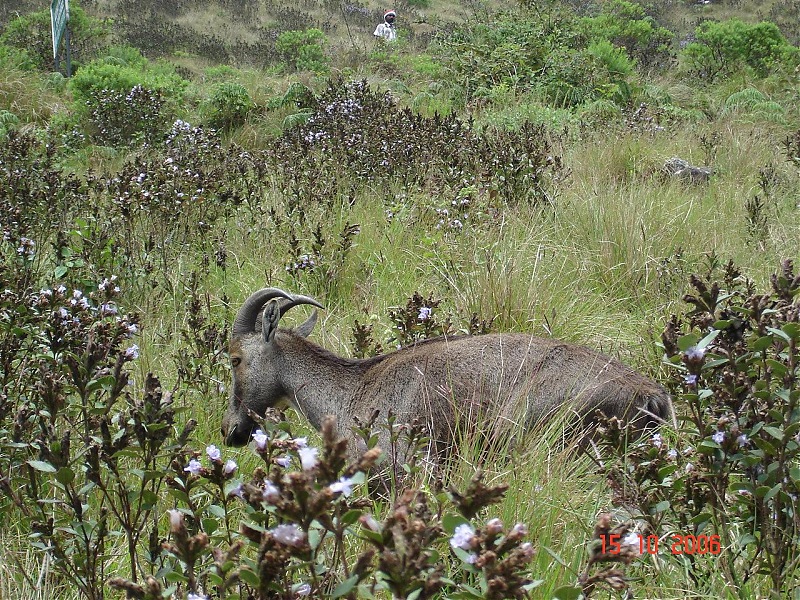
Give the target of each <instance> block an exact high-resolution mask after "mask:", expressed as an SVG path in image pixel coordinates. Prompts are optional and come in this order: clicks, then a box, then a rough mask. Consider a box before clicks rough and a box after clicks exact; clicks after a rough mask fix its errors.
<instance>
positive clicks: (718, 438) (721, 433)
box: [711, 431, 725, 444]
mask: <svg viewBox="0 0 800 600" xmlns="http://www.w3.org/2000/svg"><path fill="white" fill-rule="evenodd" d="M711 439H712V440H714V441H715V442H716V443H718V444H721V443H722V442H724V441H725V432H724V431H718V432H716V433H715V434H714V435H712V436H711Z"/></svg>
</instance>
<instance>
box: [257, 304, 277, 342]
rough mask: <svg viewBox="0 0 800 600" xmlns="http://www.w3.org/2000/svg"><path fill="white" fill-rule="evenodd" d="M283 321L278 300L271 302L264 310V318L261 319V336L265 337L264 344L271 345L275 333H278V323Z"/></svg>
mask: <svg viewBox="0 0 800 600" xmlns="http://www.w3.org/2000/svg"><path fill="white" fill-rule="evenodd" d="M280 319H281V311H280V307H279V306H278V301H277V300H270V301H269V302H268V303H267V306H266V307H265V308H264V316H263V317H262V318H261V335H263V336H264V343H265V344H269V343H271V342H272V340H274V339H275V332H276V331H278V321H280Z"/></svg>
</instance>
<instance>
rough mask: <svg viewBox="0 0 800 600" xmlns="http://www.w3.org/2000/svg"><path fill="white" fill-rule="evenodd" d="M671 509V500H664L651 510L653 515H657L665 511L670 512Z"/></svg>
mask: <svg viewBox="0 0 800 600" xmlns="http://www.w3.org/2000/svg"><path fill="white" fill-rule="evenodd" d="M669 507H670V503H669V500H662V501H661V502H659V503H658V504H656V505H655V506H654V507H653V508H651V509H650V514H651V515H657V514H658V513H662V512H664V511H665V510H668V509H669Z"/></svg>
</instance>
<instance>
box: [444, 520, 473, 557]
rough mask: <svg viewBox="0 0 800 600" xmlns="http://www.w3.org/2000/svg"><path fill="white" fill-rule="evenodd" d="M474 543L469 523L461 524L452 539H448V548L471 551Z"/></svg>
mask: <svg viewBox="0 0 800 600" xmlns="http://www.w3.org/2000/svg"><path fill="white" fill-rule="evenodd" d="M474 542H475V530H474V529H473V528H472V526H471V525H470V524H469V523H462V524H461V525H459V526H458V527H456V529H455V531H454V532H453V537H451V538H450V546H452V547H453V548H461V549H462V550H471V549H472V545H473V544H474Z"/></svg>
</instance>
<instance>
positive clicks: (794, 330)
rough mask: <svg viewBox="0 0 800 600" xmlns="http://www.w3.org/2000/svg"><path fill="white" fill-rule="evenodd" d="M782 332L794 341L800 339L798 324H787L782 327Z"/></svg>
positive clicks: (799, 325) (799, 326)
mask: <svg viewBox="0 0 800 600" xmlns="http://www.w3.org/2000/svg"><path fill="white" fill-rule="evenodd" d="M781 331H783V332H784V333H785V334H786V335H788V336H789V337H790V338H792V339H793V340H797V339H800V324H798V323H786V324H785V325H784V326H783V327H781Z"/></svg>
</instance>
